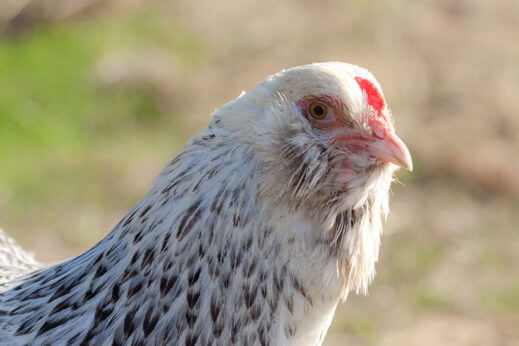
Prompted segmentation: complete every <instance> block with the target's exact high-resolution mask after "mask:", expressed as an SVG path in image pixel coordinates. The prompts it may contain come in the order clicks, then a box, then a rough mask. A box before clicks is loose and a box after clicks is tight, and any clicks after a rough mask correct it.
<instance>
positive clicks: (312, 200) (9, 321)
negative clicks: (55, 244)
mask: <svg viewBox="0 0 519 346" xmlns="http://www.w3.org/2000/svg"><path fill="white" fill-rule="evenodd" d="M392 124H393V123H392V118H391V112H390V110H389V108H388V106H387V103H386V101H385V98H384V96H383V94H382V90H381V88H380V85H379V83H378V82H377V81H376V80H375V78H374V77H373V75H372V74H371V73H369V72H368V71H367V70H365V69H363V68H360V67H357V66H353V65H350V64H345V63H339V62H330V63H317V64H311V65H305V66H300V67H295V68H292V69H287V70H284V71H281V72H279V73H276V74H274V75H272V76H270V77H268V78H266V79H265V80H264V81H262V82H260V83H259V84H258V85H257V86H256V87H255V88H254V89H253V90H252V91H250V92H249V93H242V95H240V96H239V97H238V98H237V99H236V100H234V101H232V102H230V103H228V104H226V105H224V106H223V107H222V108H221V109H220V110H216V111H215V112H214V113H213V115H212V117H211V120H210V122H209V125H208V126H207V127H206V128H205V129H204V130H203V131H202V132H201V133H200V134H199V135H198V136H196V137H195V138H194V139H193V140H191V141H190V142H189V143H188V144H187V145H186V146H185V147H184V148H183V149H182V150H181V152H180V153H179V154H178V155H177V156H176V157H175V158H174V159H173V160H172V161H170V162H169V163H168V164H167V165H166V166H165V168H164V169H163V170H162V172H161V173H160V174H159V176H158V177H157V178H156V180H155V182H154V185H153V187H152V189H151V191H150V192H149V193H148V194H147V195H146V196H145V197H144V198H143V199H142V200H141V201H140V202H138V203H137V205H136V206H135V207H134V208H133V209H132V210H130V212H129V213H128V214H127V215H126V216H125V217H124V218H123V219H122V220H121V221H120V222H119V223H118V224H117V225H116V226H115V228H114V229H113V230H112V231H111V232H110V233H109V234H108V235H107V236H106V238H104V239H103V240H101V241H100V242H99V243H98V244H97V245H95V246H94V247H93V248H91V249H90V250H88V251H87V252H85V253H83V254H81V255H79V256H78V257H75V258H72V259H69V260H66V261H64V262H62V263H59V264H56V265H54V266H51V267H48V268H45V269H39V270H37V271H34V272H32V273H30V274H28V275H24V276H22V277H19V278H17V280H15V281H14V282H9V288H8V289H6V290H4V291H3V292H2V293H0V342H1V343H3V344H35V343H36V344H47V343H48V344H95V345H98V344H103V345H104V344H113V345H122V344H134V345H143V344H150V345H158V344H171V345H206V344H214V345H229V344H240V345H245V344H249V345H252V344H260V345H289V344H292V345H319V344H321V343H322V341H323V339H324V336H325V334H326V331H327V329H328V326H329V325H330V323H331V321H332V318H333V314H334V311H335V309H336V307H337V305H338V304H339V303H340V302H341V301H344V300H345V299H346V297H347V296H348V293H349V292H351V291H353V292H356V293H366V292H367V288H368V285H369V283H370V282H371V281H372V279H373V277H374V275H375V267H374V266H375V262H376V261H377V258H378V253H379V245H380V236H381V232H382V220H381V219H382V217H383V216H384V215H386V214H387V211H388V193H389V188H390V184H391V181H392V176H393V173H394V171H395V170H396V169H397V168H398V167H405V168H407V169H412V162H411V157H410V154H409V151H408V149H407V148H406V146H405V145H404V143H403V142H402V141H401V140H400V139H399V138H398V137H397V135H396V134H395V130H394V128H393V125H392Z"/></svg>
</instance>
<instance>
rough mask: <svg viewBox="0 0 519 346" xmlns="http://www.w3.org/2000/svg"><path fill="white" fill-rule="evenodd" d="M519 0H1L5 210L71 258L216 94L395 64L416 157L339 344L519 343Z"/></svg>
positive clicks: (399, 112) (47, 252)
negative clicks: (288, 73)
mask: <svg viewBox="0 0 519 346" xmlns="http://www.w3.org/2000/svg"><path fill="white" fill-rule="evenodd" d="M518 33H519V4H518V3H517V1H516V0H509V1H507V0H501V1H487V0H470V1H469V0H437V1H433V0H418V1H411V0H395V1H370V2H368V1H360V0H352V1H339V0H325V1H320V2H317V1H311V0H304V1H296V0H292V1H281V0H265V1H262V2H259V1H252V0H242V1H239V2H238V1H229V0H226V1H219V2H209V1H189V0H177V1H144V0H113V1H108V0H68V1H63V0H3V1H1V2H0V225H1V227H2V228H4V229H5V230H7V231H8V233H9V234H11V235H12V236H14V237H15V238H16V239H17V240H18V241H19V242H20V243H21V244H22V245H23V246H24V247H25V248H28V249H32V250H33V251H34V252H35V253H36V255H37V258H39V259H41V260H43V261H46V262H56V261H60V260H63V259H65V258H67V257H69V256H72V255H75V254H78V253H80V252H81V251H83V250H85V249H87V248H89V247H90V246H92V245H93V244H94V243H96V242H97V241H99V240H100V239H101V238H102V237H103V236H104V235H105V234H107V233H108V231H109V230H110V229H111V228H112V227H113V226H114V225H115V224H116V223H117V221H118V220H119V219H121V218H122V217H123V216H124V215H125V212H126V211H127V210H129V208H130V207H131V206H132V205H133V204H134V203H136V202H137V201H138V200H139V199H140V198H141V197H142V196H143V195H144V194H145V193H146V192H147V190H148V188H149V187H150V184H151V182H152V179H153V178H154V176H155V175H156V174H157V173H158V172H159V170H160V169H161V167H162V165H164V164H165V162H166V161H167V160H169V159H170V158H171V157H172V156H173V155H174V154H175V153H176V152H177V151H178V150H179V149H180V148H181V147H182V145H183V143H185V142H186V141H187V140H188V139H189V138H190V137H191V136H193V135H194V134H196V133H197V132H198V131H200V130H201V129H202V128H203V126H204V125H205V124H206V123H207V121H208V119H209V115H210V113H211V112H212V111H213V109H214V108H215V107H218V106H220V105H222V104H223V103H225V102H227V101H228V100H230V99H233V98H235V97H236V96H238V94H239V93H240V92H241V91H242V90H250V89H251V88H252V87H253V86H254V85H255V84H256V83H257V82H258V81H259V80H261V79H263V78H264V77H265V76H266V75H269V74H271V73H273V72H276V71H278V70H280V69H282V68H286V67H290V66H294V65H299V64H305V63H310V62H314V61H328V60H341V61H348V62H352V63H355V64H359V65H362V66H365V67H367V68H369V69H370V70H371V71H372V72H374V73H375V75H376V76H377V78H378V79H379V81H380V82H381V84H382V85H383V87H384V91H385V94H386V97H387V99H388V101H389V103H390V105H391V106H392V109H393V113H394V115H395V118H396V122H397V123H396V125H397V128H398V132H399V134H400V135H401V137H402V138H403V139H404V140H405V141H406V143H407V144H408V146H409V148H410V150H411V153H412V155H413V159H414V164H415V171H414V172H413V173H412V174H410V173H407V172H404V171H402V172H399V174H398V177H399V181H400V183H397V184H395V185H394V187H393V189H392V194H393V196H392V203H391V206H392V213H391V215H390V217H389V219H388V222H387V223H386V226H385V236H384V238H383V246H382V252H381V260H380V263H379V264H378V266H377V269H378V275H377V278H376V281H375V283H374V284H373V286H372V287H371V290H370V296H369V297H358V296H351V297H350V298H349V300H348V302H347V304H343V305H342V306H341V307H340V308H339V309H338V311H337V314H336V318H335V320H334V322H333V324H332V327H331V330H330V332H329V334H328V337H327V339H326V343H325V344H326V345H329V346H332V345H404V346H405V345H467V346H468V345H485V346H488V345H505V346H509V345H510V346H511V345H519V328H518V326H519V269H518V268H519V234H518V226H519V213H518V210H519V174H518V173H519V157H518V155H519V114H518V109H519V107H518V98H519V43H518Z"/></svg>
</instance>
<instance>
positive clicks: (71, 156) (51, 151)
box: [0, 12, 203, 203]
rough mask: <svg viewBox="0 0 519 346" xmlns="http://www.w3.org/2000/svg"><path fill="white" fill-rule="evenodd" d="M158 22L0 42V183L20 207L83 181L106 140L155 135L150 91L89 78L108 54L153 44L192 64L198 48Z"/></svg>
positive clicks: (52, 31) (102, 21)
mask: <svg viewBox="0 0 519 346" xmlns="http://www.w3.org/2000/svg"><path fill="white" fill-rule="evenodd" d="M161 23H162V22H161V21H157V20H156V16H152V15H151V14H150V13H149V12H142V13H138V14H136V15H131V16H126V17H125V16H123V17H116V18H115V19H114V18H113V17H108V18H105V17H99V18H94V19H91V20H88V21H79V22H61V23H53V24H51V25H43V26H36V27H33V28H31V29H30V30H29V31H27V32H23V33H22V34H20V35H17V36H14V37H6V38H4V39H2V40H0V75H1V76H2V81H1V84H2V87H1V88H0V99H1V100H2V102H0V157H1V158H2V169H0V180H1V181H2V185H4V184H5V185H6V186H8V187H9V189H10V190H12V191H13V196H16V198H22V202H23V203H26V202H28V201H30V200H34V198H36V197H38V196H35V195H34V194H38V195H40V196H41V197H44V196H45V195H48V194H49V193H51V191H54V193H56V192H59V185H61V184H60V183H56V184H52V179H49V178H51V177H56V176H59V175H66V176H67V175H68V176H75V177H78V176H79V177H80V176H81V174H82V173H83V174H88V173H87V171H88V167H91V166H92V165H91V164H92V158H90V159H89V153H91V152H92V151H95V148H98V149H99V150H102V149H101V148H103V147H104V146H106V145H113V143H106V142H107V140H110V139H112V138H120V139H121V141H120V143H119V145H121V146H124V145H125V143H124V142H125V137H128V136H131V133H132V132H134V131H144V130H145V129H146V128H148V129H149V130H151V129H153V130H154V131H156V130H160V128H161V122H160V119H161V118H163V117H164V116H165V114H164V112H165V110H164V109H161V107H160V105H159V104H157V100H156V96H155V95H154V94H153V93H152V92H150V91H149V90H148V89H147V88H145V87H139V86H133V87H126V88H119V89H116V90H106V88H103V87H102V86H99V83H98V82H97V81H96V80H95V78H94V77H95V72H96V71H95V69H96V64H97V62H98V60H99V59H100V58H101V56H102V55H103V54H105V53H106V52H107V51H108V49H110V50H114V49H119V50H129V49H146V48H147V47H149V46H150V45H152V47H158V48H161V49H162V50H165V51H167V52H170V53H171V55H172V58H173V56H174V57H175V58H176V59H177V60H180V61H181V62H182V63H185V64H187V65H188V66H189V65H192V64H195V63H196V61H197V60H199V59H200V56H202V53H203V52H202V46H201V45H200V43H198V42H197V41H196V39H195V38H194V37H193V36H192V35H189V33H188V32H187V31H185V30H182V29H181V28H171V26H165V25H162V24H161ZM166 33H167V34H166ZM171 33H173V34H171ZM49 156H59V160H58V165H56V163H55V162H53V163H52V164H51V165H47V164H46V163H47V162H48V159H49ZM78 157H82V160H77V158H78ZM35 160H36V161H38V162H34V161H35ZM59 162H61V165H60V164H59ZM49 182H50V184H49ZM35 185H39V186H40V187H41V186H46V188H43V189H42V188H35ZM56 189H58V190H56ZM12 202H14V203H16V200H15V201H12Z"/></svg>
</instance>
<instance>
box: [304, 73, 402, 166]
mask: <svg viewBox="0 0 519 346" xmlns="http://www.w3.org/2000/svg"><path fill="white" fill-rule="evenodd" d="M355 81H356V82H357V84H358V85H359V87H360V88H361V90H362V91H363V93H364V94H365V96H366V98H367V104H368V105H369V108H370V109H369V112H367V114H368V117H369V118H368V119H367V124H368V127H369V129H371V133H369V134H365V133H364V132H365V131H360V130H358V129H355V127H354V122H353V120H352V119H351V118H350V116H349V115H348V114H346V113H345V112H346V107H344V104H343V103H342V102H341V100H340V99H339V98H337V97H336V96H331V95H308V96H305V97H303V98H302V99H300V100H299V101H298V102H297V105H298V106H299V109H300V111H301V113H302V114H303V115H304V116H305V117H306V118H307V119H308V121H309V122H310V124H311V125H312V127H314V128H315V129H318V130H319V131H323V132H325V133H329V134H330V145H333V146H335V147H337V148H344V149H348V151H350V152H352V153H356V154H367V155H370V156H371V157H374V158H376V159H377V160H379V161H381V162H390V163H393V164H395V165H397V166H400V167H405V168H407V169H409V170H412V161H411V156H410V154H409V151H408V149H407V147H406V146H405V144H404V143H403V142H402V140H400V138H398V136H396V134H395V131H394V129H393V126H392V125H391V123H390V121H389V120H388V117H387V116H386V115H385V114H384V111H385V110H387V107H386V103H385V100H384V98H383V96H382V94H381V93H380V92H379V90H378V89H377V87H376V86H375V85H374V84H373V83H372V82H371V81H369V80H367V79H364V78H361V77H355ZM316 104H317V105H320V106H322V107H323V108H324V109H325V112H326V116H325V117H323V118H316V117H315V116H313V115H312V110H311V108H312V107H315V105H316Z"/></svg>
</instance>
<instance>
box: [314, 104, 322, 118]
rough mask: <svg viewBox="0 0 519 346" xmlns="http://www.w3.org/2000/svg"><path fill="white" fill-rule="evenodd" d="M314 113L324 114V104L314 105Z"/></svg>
mask: <svg viewBox="0 0 519 346" xmlns="http://www.w3.org/2000/svg"><path fill="white" fill-rule="evenodd" d="M314 114H315V115H317V116H321V115H323V114H324V108H323V106H319V105H317V106H314Z"/></svg>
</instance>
